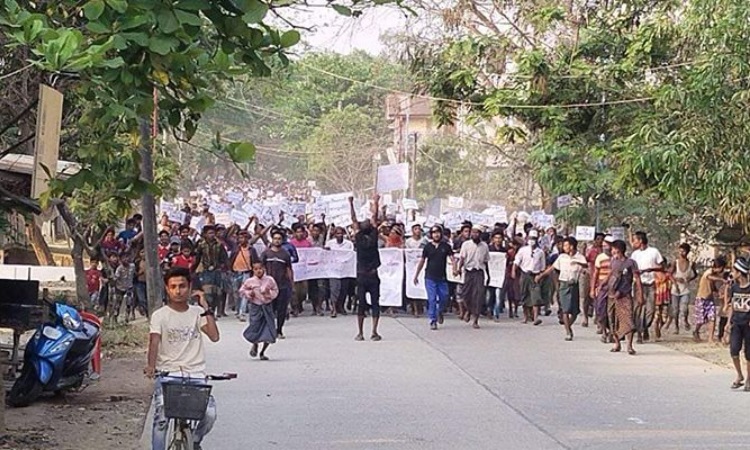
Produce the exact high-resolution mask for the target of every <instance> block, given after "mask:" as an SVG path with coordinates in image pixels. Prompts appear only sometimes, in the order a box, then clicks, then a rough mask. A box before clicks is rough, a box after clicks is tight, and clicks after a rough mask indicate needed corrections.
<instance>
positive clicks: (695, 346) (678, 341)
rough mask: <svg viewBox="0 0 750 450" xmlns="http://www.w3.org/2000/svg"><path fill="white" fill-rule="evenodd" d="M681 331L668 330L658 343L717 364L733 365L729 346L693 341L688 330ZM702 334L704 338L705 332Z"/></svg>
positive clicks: (723, 365)
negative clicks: (677, 332)
mask: <svg viewBox="0 0 750 450" xmlns="http://www.w3.org/2000/svg"><path fill="white" fill-rule="evenodd" d="M682 333H684V334H679V335H674V334H671V331H668V332H667V334H666V335H665V336H664V341H662V342H660V344H662V345H664V346H665V347H669V348H671V349H673V350H677V351H678V352H682V353H685V354H688V355H690V356H695V357H696V358H700V359H702V360H704V361H708V362H710V363H711V364H715V365H717V366H721V367H726V368H729V369H731V368H733V367H734V366H732V359H731V358H730V357H729V346H727V345H724V344H719V343H714V344H709V343H708V342H705V341H704V342H693V337H692V335H691V333H690V332H682ZM703 334H704V339H705V333H703Z"/></svg>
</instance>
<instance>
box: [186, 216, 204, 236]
mask: <svg viewBox="0 0 750 450" xmlns="http://www.w3.org/2000/svg"><path fill="white" fill-rule="evenodd" d="M205 225H206V218H205V217H203V216H196V217H193V218H192V219H190V228H192V229H194V230H196V231H197V232H199V233H201V232H203V227H204V226H205Z"/></svg>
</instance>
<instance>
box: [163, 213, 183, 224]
mask: <svg viewBox="0 0 750 450" xmlns="http://www.w3.org/2000/svg"><path fill="white" fill-rule="evenodd" d="M186 215H187V213H184V212H182V211H169V212H167V217H168V218H169V221H170V222H176V223H179V224H180V225H182V224H183V223H185V216H186Z"/></svg>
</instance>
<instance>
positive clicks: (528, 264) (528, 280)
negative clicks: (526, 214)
mask: <svg viewBox="0 0 750 450" xmlns="http://www.w3.org/2000/svg"><path fill="white" fill-rule="evenodd" d="M538 239H539V234H538V233H537V231H536V230H530V231H529V239H528V241H527V244H526V245H525V246H524V247H521V249H520V250H518V254H517V255H516V258H515V260H514V261H513V268H512V270H511V275H510V276H511V278H512V279H514V280H516V279H519V278H520V284H519V285H520V289H519V290H520V297H521V301H522V302H523V315H524V321H523V323H529V322H530V321H533V322H534V325H541V323H542V319H540V318H539V312H540V309H541V307H542V306H543V305H544V300H543V299H542V287H541V284H540V283H537V282H536V280H535V278H536V276H537V275H539V274H540V273H542V271H543V270H544V268H545V256H544V250H542V249H541V248H540V247H539V241H538ZM519 272H520V273H519Z"/></svg>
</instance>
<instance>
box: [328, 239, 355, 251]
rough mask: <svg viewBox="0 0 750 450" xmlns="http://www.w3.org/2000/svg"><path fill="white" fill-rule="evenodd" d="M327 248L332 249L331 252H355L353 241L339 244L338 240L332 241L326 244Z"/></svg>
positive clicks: (344, 241)
mask: <svg viewBox="0 0 750 450" xmlns="http://www.w3.org/2000/svg"><path fill="white" fill-rule="evenodd" d="M326 247H328V248H330V249H331V250H347V251H354V244H353V243H352V241H349V240H346V239H344V240H343V241H341V243H340V244H339V243H338V241H337V240H336V238H333V239H330V240H329V241H328V242H326Z"/></svg>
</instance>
